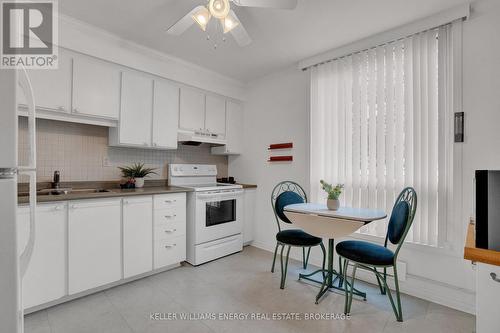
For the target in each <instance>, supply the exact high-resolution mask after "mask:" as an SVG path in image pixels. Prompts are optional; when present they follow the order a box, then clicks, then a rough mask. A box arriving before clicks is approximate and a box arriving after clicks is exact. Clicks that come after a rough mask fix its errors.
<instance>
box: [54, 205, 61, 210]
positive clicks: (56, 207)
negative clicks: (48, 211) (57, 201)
mask: <svg viewBox="0 0 500 333" xmlns="http://www.w3.org/2000/svg"><path fill="white" fill-rule="evenodd" d="M54 210H55V211H59V210H62V207H61V206H55V207H54Z"/></svg>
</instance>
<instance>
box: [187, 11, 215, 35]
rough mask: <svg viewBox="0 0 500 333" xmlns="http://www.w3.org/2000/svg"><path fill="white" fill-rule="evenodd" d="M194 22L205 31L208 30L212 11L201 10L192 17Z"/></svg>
mask: <svg viewBox="0 0 500 333" xmlns="http://www.w3.org/2000/svg"><path fill="white" fill-rule="evenodd" d="M191 17H192V18H193V20H194V21H195V22H196V23H198V25H199V26H200V28H201V29H202V30H203V31H206V30H207V25H208V22H209V21H210V17H211V15H210V11H209V10H208V9H207V8H206V7H202V8H200V9H199V10H198V11H196V12H195V13H194V14H193V15H192V16H191Z"/></svg>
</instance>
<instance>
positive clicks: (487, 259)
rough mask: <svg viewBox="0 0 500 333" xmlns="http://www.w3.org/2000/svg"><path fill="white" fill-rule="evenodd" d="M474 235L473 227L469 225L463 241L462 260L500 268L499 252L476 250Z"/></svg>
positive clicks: (474, 229)
mask: <svg viewBox="0 0 500 333" xmlns="http://www.w3.org/2000/svg"><path fill="white" fill-rule="evenodd" d="M475 233H476V228H475V225H474V223H470V224H469V227H468V228H467V238H466V239H465V247H464V259H468V260H471V261H478V262H482V263H485V264H490V265H496V266H500V252H499V251H493V250H487V249H481V248H477V247H476V241H475Z"/></svg>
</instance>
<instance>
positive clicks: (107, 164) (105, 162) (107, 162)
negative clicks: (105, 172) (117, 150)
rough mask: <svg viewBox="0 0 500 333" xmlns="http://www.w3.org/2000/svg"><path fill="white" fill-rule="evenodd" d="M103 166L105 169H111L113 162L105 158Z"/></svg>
mask: <svg viewBox="0 0 500 333" xmlns="http://www.w3.org/2000/svg"><path fill="white" fill-rule="evenodd" d="M102 166H103V167H110V166H111V161H110V160H109V157H107V156H104V157H103V158H102Z"/></svg>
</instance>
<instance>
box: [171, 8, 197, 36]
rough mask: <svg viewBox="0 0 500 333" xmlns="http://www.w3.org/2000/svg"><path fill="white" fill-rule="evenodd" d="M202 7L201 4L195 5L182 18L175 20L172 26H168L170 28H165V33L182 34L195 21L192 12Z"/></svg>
mask: <svg viewBox="0 0 500 333" xmlns="http://www.w3.org/2000/svg"><path fill="white" fill-rule="evenodd" d="M203 8H204V7H203V6H197V7H195V8H193V10H191V11H190V12H189V13H187V14H186V15H185V16H184V17H183V18H181V19H180V20H179V21H177V22H175V23H174V24H173V25H172V26H170V28H168V29H167V33H169V34H171V35H176V36H179V35H180V34H182V33H183V32H184V31H186V30H187V29H188V28H189V27H190V26H192V25H193V24H194V23H195V22H194V20H193V18H192V16H193V15H194V13H196V12H197V11H198V10H200V9H203Z"/></svg>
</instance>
